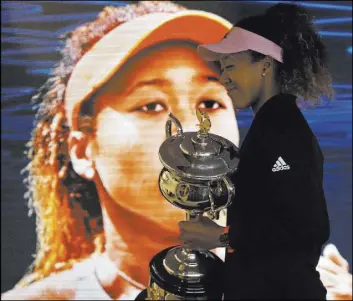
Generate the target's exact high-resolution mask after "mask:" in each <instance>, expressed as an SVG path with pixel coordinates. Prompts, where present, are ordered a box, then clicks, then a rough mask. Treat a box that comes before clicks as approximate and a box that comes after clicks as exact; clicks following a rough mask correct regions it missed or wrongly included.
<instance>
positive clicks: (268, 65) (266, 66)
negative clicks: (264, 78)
mask: <svg viewBox="0 0 353 301" xmlns="http://www.w3.org/2000/svg"><path fill="white" fill-rule="evenodd" d="M273 66H274V62H273V58H272V57H270V56H268V55H267V56H265V58H264V59H263V70H262V71H263V73H266V72H268V71H269V70H272V68H273Z"/></svg>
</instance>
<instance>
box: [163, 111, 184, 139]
mask: <svg viewBox="0 0 353 301" xmlns="http://www.w3.org/2000/svg"><path fill="white" fill-rule="evenodd" d="M168 116H169V118H168V120H167V123H166V124H165V134H166V136H167V138H169V137H171V136H172V122H173V123H174V124H175V126H176V127H177V133H178V134H177V135H178V136H181V135H182V134H183V128H182V126H181V123H180V121H179V120H178V119H177V118H176V117H175V116H174V115H173V114H172V113H171V112H169V115H168Z"/></svg>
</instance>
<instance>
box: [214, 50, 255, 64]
mask: <svg viewBox="0 0 353 301" xmlns="http://www.w3.org/2000/svg"><path fill="white" fill-rule="evenodd" d="M249 59H250V55H249V53H248V51H242V52H238V53H231V54H224V55H222V56H221V57H220V62H221V63H229V62H232V63H238V64H239V63H242V62H246V61H247V60H249Z"/></svg>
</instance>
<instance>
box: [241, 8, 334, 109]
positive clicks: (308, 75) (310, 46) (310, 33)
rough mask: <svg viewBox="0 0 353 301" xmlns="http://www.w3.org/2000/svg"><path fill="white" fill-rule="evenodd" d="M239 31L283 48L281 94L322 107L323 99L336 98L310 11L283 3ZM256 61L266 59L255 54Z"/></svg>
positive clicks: (246, 22)
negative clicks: (254, 34) (263, 38)
mask: <svg viewBox="0 0 353 301" xmlns="http://www.w3.org/2000/svg"><path fill="white" fill-rule="evenodd" d="M235 26H237V27H241V28H243V29H246V30H249V31H251V32H254V33H256V34H258V35H260V36H263V37H265V38H267V39H269V40H270V41H272V42H274V43H276V44H277V45H279V46H281V47H282V49H283V64H280V63H278V64H277V66H276V67H277V68H276V69H277V76H278V80H279V83H280V90H281V92H287V93H292V94H294V95H297V96H298V97H299V98H302V99H303V100H304V101H307V102H313V103H318V102H320V99H321V97H322V96H327V97H328V98H332V96H333V95H334V91H333V89H332V79H331V75H330V72H329V70H328V55H327V50H326V47H325V45H324V43H323V40H322V38H321V36H320V35H319V34H318V32H317V31H316V29H315V27H314V24H313V20H312V18H310V17H309V15H308V13H307V12H306V10H305V9H304V8H302V7H299V6H298V5H295V4H293V3H280V4H276V5H274V6H271V7H270V8H268V9H267V10H266V12H265V14H263V15H258V16H252V17H248V18H245V19H242V20H240V21H239V22H237V23H236V24H235ZM251 55H252V59H253V61H259V60H261V59H263V58H264V57H265V56H264V55H263V54H261V53H258V52H255V51H251Z"/></svg>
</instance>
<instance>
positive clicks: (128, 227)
mask: <svg viewBox="0 0 353 301" xmlns="http://www.w3.org/2000/svg"><path fill="white" fill-rule="evenodd" d="M98 186H100V185H97V188H98V192H99V197H100V202H101V206H102V215H103V224H104V234H105V238H106V246H105V254H104V255H105V259H106V261H108V262H109V263H108V265H109V266H110V268H109V269H107V268H106V269H103V268H102V267H101V269H100V271H99V272H98V273H97V274H98V278H99V280H100V282H101V284H102V286H103V287H104V289H105V290H106V291H107V293H108V294H109V295H110V296H112V297H113V298H117V297H118V296H119V295H121V294H122V293H124V292H125V291H126V290H127V289H128V288H129V287H135V288H139V287H138V286H136V285H134V284H133V283H131V281H130V282H129V281H127V280H126V279H124V277H122V276H121V274H120V271H121V272H123V273H124V274H125V275H127V276H128V277H129V278H131V279H133V280H134V281H135V282H137V283H139V284H140V285H142V286H143V287H146V286H147V285H148V282H149V263H150V261H151V259H152V258H153V256H154V255H156V254H157V253H159V252H161V251H162V250H163V249H165V248H167V247H170V246H173V245H176V244H177V242H175V241H172V240H171V239H168V237H173V234H172V233H166V232H167V231H163V233H162V232H161V231H162V230H161V227H160V226H159V225H158V224H156V223H154V222H152V221H150V220H149V219H148V218H146V216H142V215H138V214H136V213H134V212H131V211H129V210H128V209H126V208H123V207H121V206H119V204H118V203H117V202H116V201H114V200H112V199H111V198H110V196H109V195H108V194H107V193H106V192H105V189H102V187H101V186H100V188H99V187H98ZM98 269H99V267H98ZM125 278H126V277H125Z"/></svg>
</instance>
